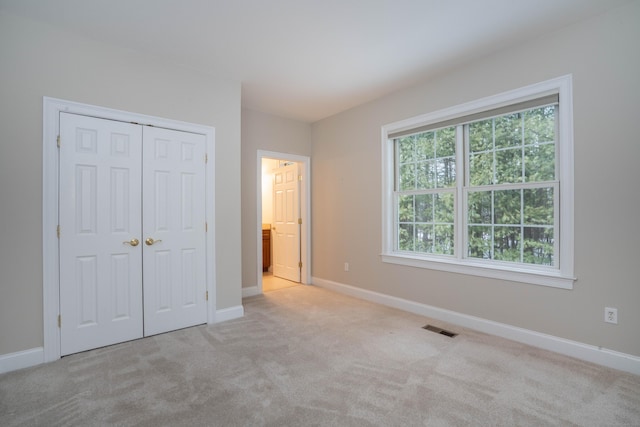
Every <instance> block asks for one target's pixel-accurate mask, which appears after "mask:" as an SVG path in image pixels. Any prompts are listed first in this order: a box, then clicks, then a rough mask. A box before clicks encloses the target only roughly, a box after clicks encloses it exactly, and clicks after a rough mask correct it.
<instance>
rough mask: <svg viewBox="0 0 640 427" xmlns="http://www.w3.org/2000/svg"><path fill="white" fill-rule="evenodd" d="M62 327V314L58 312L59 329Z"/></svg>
mask: <svg viewBox="0 0 640 427" xmlns="http://www.w3.org/2000/svg"><path fill="white" fill-rule="evenodd" d="M60 328H62V315H60V314H58V329H60Z"/></svg>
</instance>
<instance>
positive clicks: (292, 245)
mask: <svg viewBox="0 0 640 427" xmlns="http://www.w3.org/2000/svg"><path fill="white" fill-rule="evenodd" d="M299 220H300V181H299V180H298V164H297V163H291V164H289V165H286V166H283V167H280V168H278V169H276V170H275V171H274V183H273V223H274V227H273V228H274V229H273V275H274V276H278V277H282V278H283V279H287V280H291V281H294V282H300V264H299V263H300V223H299Z"/></svg>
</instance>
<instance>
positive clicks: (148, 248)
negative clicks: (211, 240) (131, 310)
mask: <svg viewBox="0 0 640 427" xmlns="http://www.w3.org/2000/svg"><path fill="white" fill-rule="evenodd" d="M143 139H144V141H143V233H144V239H143V240H144V251H143V270H144V334H145V336H148V335H153V334H158V333H161V332H167V331H171V330H175V329H180V328H185V327H187V326H193V325H197V324H201V323H205V322H206V319H207V311H206V296H205V295H206V283H205V277H206V266H205V249H206V242H205V239H206V235H205V232H206V230H205V167H206V165H205V144H206V139H205V137H204V135H198V134H192V133H186V132H178V131H174V130H168V129H161V128H154V127H145V128H144V136H143Z"/></svg>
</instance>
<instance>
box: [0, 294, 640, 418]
mask: <svg viewBox="0 0 640 427" xmlns="http://www.w3.org/2000/svg"><path fill="white" fill-rule="evenodd" d="M244 307H245V313H246V315H245V317H243V318H241V319H236V320H231V321H228V322H224V323H220V324H216V325H210V326H206V325H203V326H198V327H193V328H188V329H184V330H180V331H176V332H172V333H167V334H162V335H158V336H155V337H150V338H145V339H142V340H137V341H133V342H129V343H123V344H119V345H115V346H111V347H107V348H102V349H97V350H93V351H88V352H85V353H81V354H76V355H72V356H68V357H64V358H62V359H61V360H59V361H57V362H54V363H50V364H46V365H41V366H36V367H33V368H29V369H24V370H21V371H16V372H11V373H7V374H4V375H1V376H0V425H1V426H5V427H8V426H36V425H42V426H92V425H118V426H134V425H135V426H422V425H426V426H547V425H550V426H615V425H618V426H638V425H640V377H638V376H634V375H630V374H626V373H623V372H619V371H615V370H612V369H608V368H604V367H600V366H596V365H593V364H590V363H586V362H582V361H578V360H574V359H571V358H568V357H565V356H561V355H557V354H554V353H550V352H546V351H543V350H539V349H536V348H533V347H529V346H526V345H523V344H519V343H515V342H511V341H507V340H504V339H500V338H496V337H492V336H488V335H484V334H480V333H477V332H473V331H470V330H465V329H460V328H456V327H454V326H451V325H443V324H440V323H438V322H434V321H432V320H429V319H426V318H423V317H420V316H416V315H413V314H410V313H405V312H402V311H398V310H394V309H391V308H387V307H383V306H379V305H375V304H372V303H369V302H366V301H361V300H357V299H354V298H350V297H347V296H343V295H339V294H335V293H332V292H330V291H327V290H324V289H320V288H316V287H311V286H295V287H292V288H287V289H282V290H279V291H276V292H270V293H268V294H265V295H260V296H256V297H252V298H248V299H245V300H244ZM427 323H432V324H436V325H437V326H440V327H445V328H447V329H450V330H453V331H454V332H457V333H459V335H458V336H456V337H455V338H449V337H446V336H444V335H440V334H436V333H433V332H429V331H426V330H424V329H422V326H424V325H425V324H427Z"/></svg>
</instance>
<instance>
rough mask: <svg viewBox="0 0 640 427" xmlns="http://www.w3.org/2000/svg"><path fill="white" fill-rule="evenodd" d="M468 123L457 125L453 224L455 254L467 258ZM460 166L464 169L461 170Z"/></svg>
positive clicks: (460, 257) (457, 256)
mask: <svg viewBox="0 0 640 427" xmlns="http://www.w3.org/2000/svg"><path fill="white" fill-rule="evenodd" d="M468 127H469V126H468V125H458V126H456V165H460V166H459V167H458V171H457V172H456V199H455V207H454V209H455V218H454V219H455V224H454V226H453V232H454V236H455V239H454V244H455V249H454V256H455V257H456V258H458V259H462V258H465V253H466V252H467V239H468V237H467V228H468V227H467V218H466V216H465V212H467V199H466V194H465V192H464V189H465V186H466V185H468V182H469V173H468V170H469V159H468V155H467V152H468V145H469V144H468V142H467V140H468V134H469V130H468ZM460 167H461V168H462V171H460Z"/></svg>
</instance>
